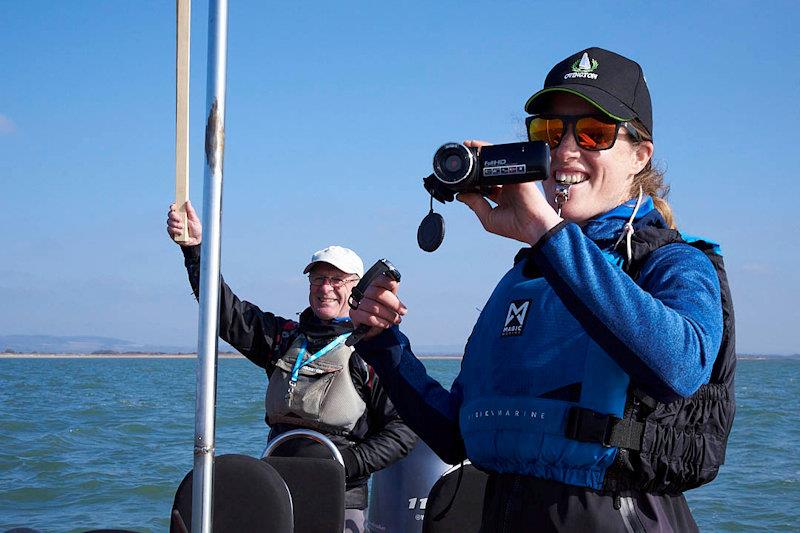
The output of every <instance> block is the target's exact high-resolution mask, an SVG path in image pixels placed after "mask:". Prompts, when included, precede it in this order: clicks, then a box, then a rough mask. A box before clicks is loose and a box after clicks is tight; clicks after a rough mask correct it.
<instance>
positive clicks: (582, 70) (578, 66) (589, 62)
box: [564, 52, 598, 80]
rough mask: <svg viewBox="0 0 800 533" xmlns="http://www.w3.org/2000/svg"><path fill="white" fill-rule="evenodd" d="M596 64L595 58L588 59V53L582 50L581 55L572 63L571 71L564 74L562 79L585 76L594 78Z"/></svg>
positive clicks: (595, 76)
mask: <svg viewBox="0 0 800 533" xmlns="http://www.w3.org/2000/svg"><path fill="white" fill-rule="evenodd" d="M597 65H598V63H597V60H596V59H589V54H587V53H586V52H584V53H583V56H582V57H581V58H580V59H579V60H577V61H575V62H574V63H573V64H572V72H569V73H567V74H565V75H564V79H565V80H568V79H571V78H587V79H590V80H596V79H597V74H595V73H594V71H595V70H597Z"/></svg>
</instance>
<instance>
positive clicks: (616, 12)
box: [0, 0, 800, 353]
mask: <svg viewBox="0 0 800 533" xmlns="http://www.w3.org/2000/svg"><path fill="white" fill-rule="evenodd" d="M610 5H612V4H610V3H609V2H588V3H578V2H552V3H539V2H509V1H498V2H492V3H489V2H482V3H477V2H476V3H473V2H464V1H462V2H421V1H420V2H275V3H273V2H269V3H268V2H256V1H253V2H246V1H236V2H231V6H230V20H229V47H228V109H227V118H226V136H227V139H226V153H225V182H224V199H223V206H224V217H223V244H222V269H223V274H224V275H225V277H226V279H227V281H228V282H229V283H230V284H231V285H232V287H233V288H234V290H235V291H236V292H237V293H238V294H239V295H240V296H241V297H243V298H245V299H249V300H251V301H254V302H256V303H258V304H260V305H262V307H263V308H265V309H269V310H272V311H274V312H276V313H278V314H282V315H284V316H294V313H295V312H297V311H300V310H301V309H302V308H303V307H304V306H305V304H306V294H307V292H306V280H305V278H304V277H303V276H302V274H301V270H302V268H303V267H304V266H305V264H306V262H307V260H308V258H309V256H310V255H311V253H312V252H313V251H314V250H316V249H319V248H322V247H323V246H326V245H328V244H331V243H338V244H342V245H346V246H349V247H352V248H354V249H356V250H357V251H358V252H359V253H360V254H361V255H362V257H363V258H364V260H365V263H367V264H371V263H372V262H373V261H374V260H375V259H377V258H379V257H388V258H390V259H391V260H392V261H393V262H394V263H395V264H396V265H397V266H398V267H399V268H400V270H401V272H402V273H403V276H404V278H403V279H404V281H403V287H402V293H401V295H402V297H403V299H404V301H405V302H406V304H407V305H408V307H409V309H410V312H409V315H408V317H407V318H406V320H405V321H404V329H405V330H406V332H407V333H408V334H409V336H410V338H411V339H412V342H413V343H414V344H415V345H418V346H421V347H431V346H448V347H452V346H456V347H458V346H462V345H463V343H464V341H465V340H466V337H467V336H468V335H469V332H470V330H471V328H472V324H473V323H474V320H475V319H476V318H477V315H478V310H477V309H478V308H480V307H482V306H483V304H484V302H485V300H486V299H487V297H488V295H489V293H490V291H491V289H492V288H493V286H494V283H496V281H497V280H498V279H499V278H500V276H501V275H502V273H503V272H504V271H505V270H506V269H507V268H508V267H509V266H510V264H511V260H512V258H513V255H514V253H515V251H516V250H517V249H518V248H519V245H518V244H517V243H515V242H512V241H509V240H504V239H501V238H499V237H496V236H492V235H489V234H487V233H484V232H483V231H482V230H481V228H480V224H479V223H478V222H477V220H476V219H475V218H474V216H473V215H472V213H471V212H469V211H468V210H467V209H466V207H465V206H463V205H460V204H457V205H456V204H448V205H446V206H441V205H438V206H437V210H438V211H439V212H441V213H442V214H443V215H444V216H445V219H446V221H447V237H446V239H445V242H444V244H443V246H442V248H440V250H439V251H437V252H435V253H433V254H428V253H425V252H422V251H421V250H419V249H418V248H417V245H416V228H417V225H418V223H419V220H420V218H421V217H422V216H423V215H424V214H425V213H426V212H427V209H428V199H427V197H426V195H425V194H424V192H423V190H422V188H421V186H420V179H421V178H422V177H423V176H425V175H427V174H428V173H429V172H430V160H431V156H432V154H433V152H434V151H435V149H436V148H437V147H438V146H439V145H441V144H442V143H444V142H446V141H450V140H459V141H460V140H463V139H469V138H480V139H485V140H488V141H492V142H512V141H516V140H520V139H521V136H522V135H523V129H522V128H523V127H522V124H523V121H524V116H525V113H524V112H523V110H522V106H523V104H524V102H525V100H526V99H527V98H528V96H530V94H532V93H533V92H534V91H536V90H537V89H539V88H540V87H541V84H542V81H543V79H544V76H545V74H546V73H547V71H548V70H549V68H550V67H551V66H552V65H553V64H554V63H555V62H557V61H559V60H561V59H563V58H564V57H566V56H567V55H569V54H571V53H573V52H575V51H578V50H579V49H581V48H584V47H588V46H601V47H604V48H608V49H611V50H614V51H617V52H619V53H622V54H624V55H627V56H629V57H631V58H633V59H635V60H637V61H638V62H639V63H641V64H642V65H643V67H644V70H645V74H646V76H647V80H648V83H649V86H650V91H651V93H652V97H653V102H654V104H653V105H654V123H655V125H654V134H655V140H656V153H655V158H656V160H657V161H658V162H660V163H661V165H662V166H663V167H665V168H666V169H667V177H668V179H669V181H670V182H671V183H672V194H671V197H670V199H671V202H672V204H673V207H674V209H675V211H676V214H677V217H678V223H679V227H680V228H681V229H682V230H684V231H685V232H687V233H692V234H701V235H705V236H708V237H711V238H714V239H716V240H718V241H720V242H721V243H722V246H723V250H724V252H725V255H726V263H727V267H728V272H729V277H730V281H731V285H732V288H733V295H734V301H735V305H736V318H737V327H738V348H739V351H740V352H744V353H798V352H800V334H799V333H798V330H799V329H800V328H798V326H797V324H798V323H800V313H799V312H798V305H797V302H798V300H800V283H799V281H800V275H798V268H797V263H798V259H800V256H799V255H798V254H799V252H798V249H799V248H800V247H798V246H797V242H796V241H797V235H798V233H800V224H799V223H798V217H797V214H796V208H795V206H796V205H797V203H798V202H797V196H798V193H800V187H798V182H797V179H798V170H797V167H798V156H797V154H798V152H800V149H798V147H796V146H793V141H795V140H797V139H799V138H800V136H798V133H797V132H795V131H793V127H794V126H796V125H798V124H800V105H798V102H797V97H798V95H799V94H800V60H799V59H798V58H800V54H799V52H800V45H798V41H797V31H796V24H797V21H798V20H800V4H798V3H797V2H789V1H786V2H668V3H667V2H659V3H655V2H653V3H651V4H645V3H640V2H615V3H613V7H609V6H610ZM0 10H1V11H2V13H3V16H2V18H0V49H2V50H3V54H2V62H0V66H2V72H3V76H2V81H1V82H0V334H5V335H10V334H49V335H103V336H110V337H119V338H123V339H128V340H133V341H137V342H142V343H148V344H153V343H158V344H168V345H176V346H188V347H192V346H195V344H196V341H195V335H196V328H197V306H196V304H195V302H194V300H193V298H191V297H190V291H189V286H188V282H187V280H186V276H185V273H184V270H183V266H182V260H181V255H180V253H179V250H178V249H177V247H176V245H175V244H173V243H172V242H171V241H170V240H169V239H168V237H167V236H166V233H165V229H164V224H165V218H166V212H167V207H168V205H169V203H170V202H171V201H172V198H173V196H174V90H175V89H174V75H175V74H174V61H175V57H174V56H175V52H174V46H175V35H174V32H175V26H174V25H175V22H174V17H175V9H174V3H172V2H165V1H158V2H157V1H137V2H111V1H105V2H100V1H85V0H82V1H78V2H44V1H27V2H15V1H12V0H2V1H0ZM207 14H208V13H207V4H206V3H205V2H200V1H196V2H194V3H193V13H192V31H193V35H192V37H193V41H192V75H191V82H192V87H191V106H192V107H191V155H190V161H191V177H192V183H191V197H192V199H193V202H194V203H195V205H196V206H198V207H199V206H201V205H202V182H203V160H202V150H201V147H202V138H203V118H204V114H205V85H206V39H205V37H206V30H207Z"/></svg>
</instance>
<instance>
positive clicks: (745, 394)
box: [0, 358, 800, 532]
mask: <svg viewBox="0 0 800 533" xmlns="http://www.w3.org/2000/svg"><path fill="white" fill-rule="evenodd" d="M425 364H426V366H427V367H428V369H429V371H430V373H431V374H432V375H434V376H435V377H437V379H439V380H440V381H442V382H443V383H444V384H445V385H447V386H449V385H450V383H451V382H452V380H453V378H454V377H455V375H456V373H457V372H458V366H459V361H457V360H427V361H425ZM798 374H800V359H798V358H764V359H757V360H755V359H745V360H741V361H740V362H739V367H738V373H737V387H736V391H737V401H738V411H737V416H736V422H735V425H734V429H733V433H732V435H731V438H730V443H729V446H728V456H727V462H726V464H725V466H724V467H723V468H722V471H721V473H720V475H719V477H718V478H717V479H716V480H715V481H714V482H713V483H711V484H709V485H707V486H705V487H701V488H699V489H696V490H693V491H690V492H688V493H687V494H686V497H687V499H688V501H689V504H690V506H691V508H692V511H693V513H694V516H695V519H696V520H697V523H698V524H699V526H700V529H701V530H702V531H747V532H754V531H765V532H767V531H769V532H773V531H795V532H796V531H800V483H799V482H798V479H799V478H800V453H798V447H800V382H799V381H798ZM217 377H218V392H217V433H216V441H217V454H218V455H219V454H224V453H242V454H248V455H253V456H259V455H260V454H261V452H262V451H263V449H264V445H265V434H266V426H265V425H264V421H263V416H264V406H263V405H264V404H263V398H264V387H265V385H266V377H265V375H264V373H263V371H262V370H261V369H259V368H257V367H255V366H254V365H252V364H251V363H250V362H249V361H247V360H245V359H221V360H220V361H219V365H218V376H217ZM194 410H195V361H194V360H192V359H159V358H152V359H103V358H83V359H43V358H42V359H0V438H1V439H2V441H0V442H2V444H0V532H2V531H5V530H7V529H10V528H12V527H22V526H24V527H29V528H35V529H38V530H41V531H43V532H80V531H85V530H87V529H93V528H98V529H99V528H111V527H113V528H120V529H132V530H135V531H142V532H145V531H154V532H155V531H159V532H161V531H167V530H168V529H169V513H170V508H171V505H172V499H173V497H174V494H175V490H176V488H177V486H178V483H179V482H180V480H181V479H182V478H183V476H184V475H185V474H186V473H187V472H188V471H189V470H190V469H191V468H192V461H193V455H192V441H193V437H194Z"/></svg>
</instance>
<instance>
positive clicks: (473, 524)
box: [422, 463, 488, 533]
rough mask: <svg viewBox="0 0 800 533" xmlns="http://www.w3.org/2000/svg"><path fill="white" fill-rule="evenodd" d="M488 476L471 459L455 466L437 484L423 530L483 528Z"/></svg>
mask: <svg viewBox="0 0 800 533" xmlns="http://www.w3.org/2000/svg"><path fill="white" fill-rule="evenodd" d="M487 479H488V476H487V475H486V474H485V473H484V472H481V471H480V470H478V469H477V468H475V467H474V466H472V464H470V463H465V464H463V465H459V466H455V467H453V468H451V469H450V470H448V471H447V472H445V473H444V474H442V477H440V478H439V480H438V481H437V482H436V483H434V484H433V487H431V491H430V493H429V494H428V501H427V504H426V506H425V517H424V518H423V520H422V533H444V532H449V533H472V532H477V531H479V530H480V528H481V519H482V518H483V495H484V492H485V490H486V480H487Z"/></svg>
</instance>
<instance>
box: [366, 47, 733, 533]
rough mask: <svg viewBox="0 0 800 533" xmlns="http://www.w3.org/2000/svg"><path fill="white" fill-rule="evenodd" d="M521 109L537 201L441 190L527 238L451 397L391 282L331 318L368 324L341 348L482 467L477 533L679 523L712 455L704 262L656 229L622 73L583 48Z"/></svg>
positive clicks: (416, 418)
mask: <svg viewBox="0 0 800 533" xmlns="http://www.w3.org/2000/svg"><path fill="white" fill-rule="evenodd" d="M525 109H526V111H528V112H529V113H532V114H533V116H532V117H530V118H529V119H528V131H529V137H530V139H531V140H541V141H545V142H547V143H548V144H549V145H550V148H551V176H550V179H548V180H546V181H545V182H544V191H545V194H544V195H542V193H541V192H540V191H539V189H538V188H537V187H536V186H535V185H534V184H532V183H525V184H517V185H506V186H503V187H502V188H499V189H496V190H495V191H494V192H493V193H492V195H491V200H493V202H494V203H495V204H496V205H495V206H494V207H493V206H492V204H490V203H489V201H488V200H487V199H486V198H484V197H482V196H480V195H478V194H461V195H459V197H458V199H459V200H460V201H461V202H463V203H465V204H467V205H468V206H469V207H470V208H471V209H472V210H473V211H474V212H475V214H476V215H477V217H478V219H479V220H480V221H481V223H482V224H483V227H484V228H485V229H486V230H487V231H489V232H492V233H496V234H498V235H501V236H504V237H508V238H511V239H516V240H518V241H521V242H523V243H527V244H529V245H530V246H531V248H528V249H525V250H523V251H522V252H520V254H518V255H517V258H516V261H515V266H514V267H513V268H512V269H511V270H510V271H509V272H508V273H507V274H506V275H505V276H504V277H503V279H502V280H501V281H500V283H499V284H498V285H497V287H496V288H495V290H494V292H493V294H492V295H491V297H490V299H489V301H488V302H487V303H486V305H485V306H484V308H483V311H482V312H481V315H480V317H479V319H478V322H477V324H476V325H475V328H474V329H473V332H472V334H471V336H470V338H469V341H468V343H467V346H466V349H465V354H464V359H463V361H462V367H461V372H460V373H459V375H458V377H457V378H456V380H455V382H454V384H453V387H452V389H451V391H449V392H448V391H446V390H445V389H444V388H442V387H441V386H440V385H439V384H438V383H436V382H434V381H433V380H431V379H430V378H429V377H428V376H427V375H426V374H425V371H424V367H423V366H422V365H421V364H420V363H419V362H418V361H417V360H416V358H415V357H414V356H413V354H412V353H411V349H410V344H409V341H408V339H407V338H406V337H405V336H404V335H403V334H402V333H400V331H399V329H398V328H397V325H396V324H398V323H399V320H400V317H401V316H402V315H404V314H405V313H406V308H405V306H404V305H403V304H402V303H401V302H400V300H399V299H398V298H397V296H396V294H397V289H398V285H397V284H396V283H394V282H389V281H388V280H385V279H382V280H380V281H378V282H376V283H375V284H373V286H372V287H371V288H370V289H369V290H368V292H367V297H366V298H365V299H364V300H362V302H361V304H360V305H359V307H358V309H356V310H353V311H351V317H352V319H353V322H354V324H362V323H363V324H367V325H370V326H373V328H372V329H371V330H370V335H371V336H367V337H366V338H365V339H364V340H362V341H361V342H360V343H359V344H358V350H359V353H362V354H364V358H365V359H366V360H367V361H368V362H370V363H371V364H372V365H373V366H374V368H375V369H376V371H377V372H378V374H379V375H380V376H381V378H382V379H383V380H384V383H385V386H386V387H387V390H388V392H389V395H390V397H391V398H392V400H393V401H394V403H395V405H396V406H397V408H398V410H399V411H400V413H401V415H402V416H403V418H404V419H405V420H406V422H407V423H408V424H409V426H411V428H412V429H414V430H415V431H416V432H417V433H418V434H419V435H420V436H421V437H422V438H423V439H424V440H425V441H426V442H427V443H428V444H429V445H430V446H431V447H432V448H433V449H434V450H435V451H436V452H437V453H438V454H439V455H440V456H441V457H442V458H443V459H444V460H445V461H448V462H450V463H457V462H459V461H462V460H463V459H465V458H468V459H470V460H471V461H472V463H473V464H474V465H475V466H477V467H478V468H480V469H481V470H483V471H486V472H488V473H489V480H488V483H487V489H486V497H485V501H484V514H483V523H482V529H481V531H509V532H511V531H513V532H516V531H692V530H696V529H697V525H696V524H695V522H694V520H693V518H692V516H691V513H690V511H689V508H688V506H687V504H686V500H685V499H684V497H683V495H682V494H681V492H682V491H683V490H686V489H688V488H692V487H694V486H697V485H699V484H702V483H705V482H707V481H710V479H712V478H713V477H714V476H715V475H716V471H717V469H718V468H719V464H721V462H722V457H723V456H724V448H725V442H726V440H727V435H728V431H729V430H730V422H731V420H732V416H733V399H732V396H731V395H729V393H731V394H732V373H733V363H732V361H733V356H732V354H733V351H732V341H730V340H729V339H728V338H727V337H726V338H725V341H724V342H723V331H725V333H726V335H730V334H732V330H729V329H728V322H730V320H732V315H731V316H730V317H729V316H727V315H728V314H726V325H725V327H723V307H725V308H726V310H728V311H729V310H730V302H729V300H726V298H727V294H728V292H727V283H726V282H724V276H723V277H720V275H718V271H719V272H720V273H722V272H723V271H722V269H721V267H719V268H715V265H714V264H712V261H710V260H709V256H708V255H707V253H703V251H702V250H701V249H698V247H695V246H690V245H689V244H687V243H686V242H685V241H684V240H683V239H682V238H681V236H680V234H678V233H677V232H675V231H674V230H671V229H670V227H672V226H673V225H674V223H673V220H672V214H671V212H670V209H669V206H668V204H667V203H666V201H665V200H664V199H663V195H664V194H665V192H666V187H665V185H664V184H663V179H662V178H663V177H662V175H661V174H660V173H659V172H657V171H655V170H654V169H653V167H652V164H651V158H652V155H653V142H652V131H653V122H652V112H651V104H650V95H649V91H648V89H647V84H646V82H645V79H644V76H643V74H642V71H641V68H640V66H639V65H638V64H637V63H635V62H633V61H631V60H629V59H627V58H624V57H622V56H620V55H618V54H615V53H613V52H609V51H606V50H602V49H599V48H590V49H587V50H583V51H581V52H578V53H577V54H574V55H572V56H570V57H569V58H567V59H565V60H564V61H562V62H560V63H559V64H557V65H556V66H555V67H554V68H553V69H552V70H551V71H550V73H549V74H548V76H547V78H546V80H545V84H544V89H543V90H541V91H539V92H537V93H536V94H534V95H533V96H532V97H531V98H530V99H529V100H528V102H527V104H526V106H525ZM468 144H469V145H472V146H481V145H483V144H485V143H481V142H477V141H469V142H468ZM700 248H702V246H700ZM721 279H722V280H723V285H722V287H723V289H721V284H720V280H721ZM723 303H724V305H723ZM721 346H722V348H723V349H722V350H720V348H721ZM718 353H723V354H724V355H723V357H722V358H721V359H720V362H722V359H724V364H718V365H715V360H716V359H717V354H718ZM712 369H713V370H714V373H713V375H712ZM712 377H713V379H712ZM728 378H730V379H728ZM710 379H711V380H712V381H713V383H711V384H709V380H710ZM722 381H724V383H723V382H722Z"/></svg>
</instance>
